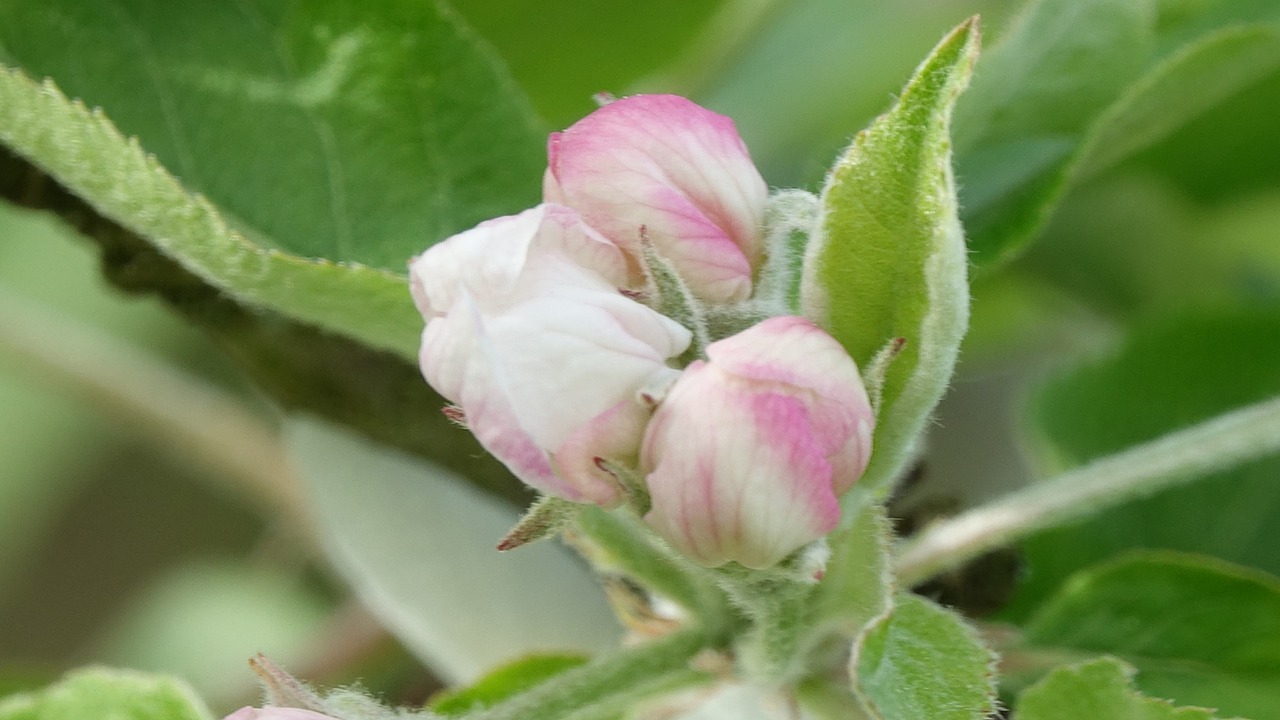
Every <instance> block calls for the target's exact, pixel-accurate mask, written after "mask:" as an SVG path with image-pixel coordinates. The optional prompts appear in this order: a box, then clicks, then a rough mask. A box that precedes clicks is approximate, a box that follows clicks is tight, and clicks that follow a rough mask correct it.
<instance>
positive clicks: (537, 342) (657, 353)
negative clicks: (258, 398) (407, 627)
mask: <svg viewBox="0 0 1280 720" xmlns="http://www.w3.org/2000/svg"><path fill="white" fill-rule="evenodd" d="M628 263H629V260H628V258H627V257H626V255H625V254H624V253H623V251H622V250H621V249H619V248H618V246H617V245H616V244H615V243H613V242H611V241H610V240H608V239H606V238H605V237H604V236H602V235H601V234H600V233H598V232H596V231H595V230H594V229H592V228H591V227H588V226H587V225H586V224H584V223H583V222H582V219H581V218H580V217H579V215H578V213H576V212H575V211H573V210H572V209H570V208H567V207H564V206H561V205H556V204H550V203H548V204H543V205H540V206H538V207H536V208H533V209H531V210H527V211H525V212H523V213H520V214H519V215H513V216H509V217H502V218H497V219H495V220H490V221H487V222H484V223H481V224H480V225H479V226H477V227H475V228H473V229H471V230H468V231H466V232H463V233H460V234H458V235H455V236H453V237H451V238H448V239H447V240H445V241H443V242H441V243H439V244H437V245H435V246H434V247H432V248H431V249H429V250H428V251H426V252H425V253H423V254H422V255H421V256H419V257H418V258H416V259H415V260H414V261H413V262H412V264H411V266H410V277H411V288H412V291H413V296H414V300H415V302H416V304H417V306H418V309H419V310H420V311H421V312H422V315H423V317H424V318H425V320H426V327H425V328H424V330H423V335H422V349H421V353H420V361H421V365H422V372H423V375H424V376H425V377H426V379H427V381H428V382H429V383H430V384H431V386H432V387H434V388H435V389H436V390H437V391H439V392H440V394H441V395H443V396H444V397H445V398H447V399H448V400H450V401H451V402H453V403H455V404H456V405H457V406H459V407H460V408H461V412H462V415H463V417H464V419H465V423H466V424H467V426H468V427H469V428H470V429H471V431H472V432H473V433H474V434H475V435H476V437H477V438H478V439H479V440H480V443H481V444H482V445H484V447H485V448H486V449H487V450H488V451H489V452H491V453H493V454H494V455H495V456H497V457H498V459H500V460H502V461H503V463H505V464H506V465H507V467H509V468H510V469H511V470H512V471H513V472H514V473H515V474H516V476H517V477H519V478H520V479H521V480H523V481H524V482H526V483H528V484H529V485H532V486H533V487H535V488H537V489H539V490H541V491H543V492H546V493H550V494H552V495H556V496H559V497H562V498H565V499H568V500H573V501H575V502H590V503H597V504H600V505H604V506H610V505H613V504H616V503H617V502H619V501H620V499H621V489H620V487H619V486H618V485H617V483H616V481H615V480H614V479H613V478H612V476H610V475H608V474H607V473H605V472H603V471H601V470H599V468H597V467H596V464H595V462H594V459H595V458H596V457H614V456H617V455H626V454H627V453H628V452H630V453H634V452H635V451H636V449H637V448H638V445H639V442H640V439H641V437H642V433H643V427H644V421H645V420H646V419H647V409H645V408H643V407H641V406H640V405H639V403H638V402H637V400H636V394H637V392H639V391H640V390H641V389H643V388H644V387H647V386H649V385H651V384H655V383H656V384H661V383H662V382H663V381H664V379H665V380H669V379H670V377H672V376H674V375H675V374H676V372H677V371H675V370H673V369H671V368H670V367H668V366H667V359H668V358H671V357H673V356H676V355H679V354H680V353H682V352H683V351H684V350H685V348H687V347H688V346H689V342H690V333H689V331H688V330H686V329H685V328H683V327H681V326H680V325H679V324H678V323H676V322H675V321H673V320H671V319H669V318H667V317H664V316H662V315H660V314H658V313H657V312H655V311H653V310H652V309H650V308H649V307H647V306H645V305H642V304H640V303H639V302H636V301H635V300H633V299H631V298H629V297H627V296H626V295H624V294H623V293H622V292H621V291H620V288H625V287H627V285H628V282H629V278H630V272H631V269H630V267H629V265H628Z"/></svg>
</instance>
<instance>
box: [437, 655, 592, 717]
mask: <svg viewBox="0 0 1280 720" xmlns="http://www.w3.org/2000/svg"><path fill="white" fill-rule="evenodd" d="M587 660H588V658H587V657H586V656H585V655H530V656H528V657H524V658H520V659H519V660H516V661H514V662H512V663H509V664H507V665H503V666H502V667H500V668H497V669H495V670H494V671H493V672H491V673H489V674H488V675H485V676H484V677H482V678H480V680H478V681H477V682H476V683H475V684H474V685H471V686H470V687H466V688H461V689H458V690H450V691H446V692H443V693H441V694H439V695H437V696H436V697H435V698H433V699H432V700H431V706H430V707H431V710H432V711H433V712H437V713H439V714H441V715H445V716H448V717H453V716H455V715H466V714H467V713H469V712H472V711H475V710H481V709H484V708H487V707H489V706H491V705H495V704H497V703H498V702H500V701H502V700H506V699H507V698H509V697H512V696H513V695H516V694H518V693H521V692H524V691H525V690H528V689H529V688H531V687H533V686H534V685H537V684H538V683H540V682H542V681H543V680H546V679H548V678H551V677H553V676H555V675H559V674H560V673H562V672H564V671H565V670H569V669H571V668H575V667H579V666H581V665H585V664H586V662H587Z"/></svg>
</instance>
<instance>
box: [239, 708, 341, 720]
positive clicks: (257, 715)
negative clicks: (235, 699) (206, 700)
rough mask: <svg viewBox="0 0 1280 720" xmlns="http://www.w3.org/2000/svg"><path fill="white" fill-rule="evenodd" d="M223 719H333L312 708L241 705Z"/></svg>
mask: <svg viewBox="0 0 1280 720" xmlns="http://www.w3.org/2000/svg"><path fill="white" fill-rule="evenodd" d="M224 720H334V718H332V717H330V716H328V715H323V714H321V713H318V712H314V711H312V710H301V709H298V708H282V707H263V708H255V707H242V708H240V709H239V710H237V711H235V712H233V713H231V714H230V715H228V716H227V717H226V718H225V719H224Z"/></svg>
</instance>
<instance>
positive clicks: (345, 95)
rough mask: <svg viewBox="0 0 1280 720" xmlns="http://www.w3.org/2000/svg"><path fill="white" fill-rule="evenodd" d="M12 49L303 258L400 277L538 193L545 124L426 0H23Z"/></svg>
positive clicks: (238, 219)
mask: <svg viewBox="0 0 1280 720" xmlns="http://www.w3.org/2000/svg"><path fill="white" fill-rule="evenodd" d="M0 47H2V48H3V54H4V55H6V56H7V57H8V60H9V62H11V63H16V64H17V65H18V66H20V67H22V68H23V69H24V70H25V71H26V72H27V73H28V74H29V75H31V76H34V77H37V78H39V77H45V76H49V77H52V78H53V79H54V80H55V81H56V82H57V83H58V85H59V87H61V88H62V90H63V91H64V92H66V94H67V95H69V96H70V97H73V98H78V99H81V100H83V101H84V102H85V104H86V105H88V106H90V107H99V106H100V107H102V108H103V109H104V110H105V112H106V113H107V114H108V115H109V116H110V117H111V119H112V121H113V122H114V123H115V124H116V125H117V126H118V127H119V128H120V130H121V132H122V133H123V134H124V135H126V136H136V137H138V138H139V140H140V142H141V144H142V146H143V147H144V148H146V150H147V151H148V152H151V153H154V154H155V155H156V157H157V159H158V160H159V161H160V163H161V164H162V165H164V166H165V167H166V168H168V169H169V170H170V171H171V172H173V173H174V174H175V175H176V176H177V177H178V178H179V179H180V180H181V181H182V183H183V184H184V185H185V186H186V187H188V188H191V189H192V190H194V191H197V192H200V193H202V194H204V195H205V196H207V197H208V198H209V199H210V200H212V201H213V203H214V204H215V205H217V206H218V207H219V208H220V209H221V210H223V211H224V212H225V213H226V216H227V217H228V218H230V219H232V224H233V225H234V226H235V227H236V228H237V229H239V230H240V231H242V232H243V233H244V234H245V235H246V236H247V237H248V238H249V239H250V241H252V242H253V243H255V244H261V245H264V246H268V247H274V248H278V249H282V250H285V251H288V252H290V253H292V254H294V255H298V256H301V257H321V258H326V259H328V260H335V261H356V262H361V263H364V264H366V265H370V266H373V267H378V268H384V269H390V270H394V271H396V272H402V271H403V269H404V265H405V262H406V260H407V259H408V258H409V257H410V256H411V255H413V254H415V253H418V252H421V251H422V250H423V249H424V248H426V247H427V246H428V245H430V244H431V243H433V242H435V241H437V240H440V239H442V238H444V237H446V236H448V235H450V234H452V233H454V232H457V231H459V230H462V229H465V228H468V227H470V226H471V225H474V224H475V223H476V222H478V221H480V220H483V219H486V218H490V217H493V216H496V215H502V214H507V213H511V212H514V211H518V210H521V209H523V208H524V207H526V206H528V205H531V204H533V203H534V202H536V200H537V197H538V192H539V189H540V177H541V172H542V168H543V165H544V160H543V143H544V137H543V135H542V133H541V131H540V129H539V128H537V127H536V124H535V121H534V120H533V119H532V116H531V113H530V112H529V111H528V109H527V107H526V106H525V103H524V101H523V100H522V99H521V96H520V94H519V92H518V91H517V90H516V89H515V88H514V86H513V84H512V83H511V82H510V81H509V80H508V79H507V77H506V76H505V75H504V74H503V72H502V70H500V69H499V68H498V66H497V65H496V64H495V62H494V61H493V59H492V58H491V57H490V55H489V53H488V52H487V51H486V50H485V48H484V47H483V46H482V45H480V44H479V43H478V42H477V41H476V39H475V38H474V37H473V36H472V35H471V33H469V32H468V31H467V30H465V29H464V28H462V27H461V26H460V25H459V24H458V23H457V22H456V21H455V19H454V18H452V17H451V15H450V13H449V12H448V11H447V10H445V9H444V7H443V6H442V5H441V4H439V3H437V2H431V1H430V0H421V1H419V0H388V1H387V2H379V3H372V4H352V3H349V2H342V1H341V0H306V1H302V0H248V1H247V2H237V3H193V4H188V5H184V6H183V7H182V10H181V12H176V11H175V10H174V8H173V7H172V6H171V5H169V4H166V3H162V2H155V1H154V0H120V1H118V2H110V3H83V2H77V1H76V0H52V1H50V0H13V1H12V2H6V3H4V4H3V6H0ZM34 159H35V160H36V161H37V162H38V163H39V162H41V161H42V158H41V157H38V156H37V157H35V158H34ZM104 169H106V168H104ZM124 182H125V180H124V178H119V177H112V176H111V175H110V174H108V175H107V177H105V178H104V184H107V185H108V186H113V187H122V186H123V183H124ZM144 210H150V211H152V212H155V211H157V207H156V206H153V205H147V206H145V207H142V208H138V210H137V212H142V211H144ZM117 219H118V220H120V221H121V222H124V224H126V225H128V224H129V223H128V222H127V221H128V220H132V219H133V218H132V217H130V218H117ZM316 292H323V290H322V289H318V290H316ZM376 314H377V313H376V312H374V311H373V310H372V309H371V310H369V311H368V312H366V313H365V315H366V317H374V316H376Z"/></svg>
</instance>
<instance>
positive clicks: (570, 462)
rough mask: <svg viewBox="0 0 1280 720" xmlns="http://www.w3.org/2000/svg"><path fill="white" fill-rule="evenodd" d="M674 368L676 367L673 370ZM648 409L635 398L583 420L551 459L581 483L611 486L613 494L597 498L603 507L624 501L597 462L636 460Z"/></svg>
mask: <svg viewBox="0 0 1280 720" xmlns="http://www.w3.org/2000/svg"><path fill="white" fill-rule="evenodd" d="M673 372H674V371H673ZM649 413H650V411H649V409H648V408H646V407H644V406H643V405H641V404H640V403H638V402H636V401H635V400H633V399H628V400H624V401H622V402H620V403H618V404H617V405H614V406H613V407H611V408H609V409H608V410H605V411H604V412H603V413H600V414H599V415H597V416H596V417H595V418H592V420H591V421H590V422H587V423H584V424H583V425H582V426H581V427H579V428H578V429H577V430H576V431H574V432H573V433H572V434H570V435H569V437H568V438H567V439H566V440H565V441H564V443H562V444H561V445H560V449H559V450H557V451H556V453H555V456H554V458H553V460H552V462H553V463H554V465H555V468H556V471H557V472H558V473H559V474H560V475H561V476H562V477H566V478H578V480H577V484H578V485H579V486H582V487H585V486H591V487H604V486H612V487H613V488H614V494H613V495H612V496H610V497H601V498H597V499H595V500H594V502H595V503H596V504H597V505H600V506H602V507H613V506H614V505H617V504H618V503H619V502H621V501H622V488H621V487H620V486H618V483H617V480H616V479H615V478H614V477H613V476H612V475H610V474H609V473H608V472H606V471H605V470H603V469H601V468H600V466H599V465H598V464H597V462H596V460H597V458H603V459H606V460H613V461H616V462H621V463H626V464H632V465H633V464H634V461H635V458H636V456H637V455H638V454H639V452H640V441H641V440H642V439H643V438H644V428H645V424H646V423H648V421H649Z"/></svg>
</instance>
